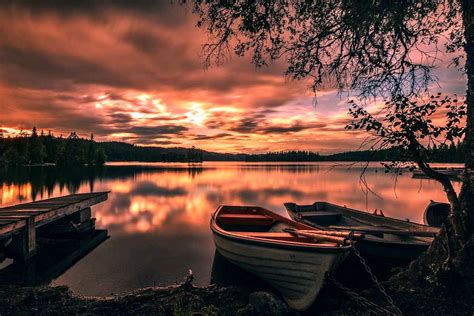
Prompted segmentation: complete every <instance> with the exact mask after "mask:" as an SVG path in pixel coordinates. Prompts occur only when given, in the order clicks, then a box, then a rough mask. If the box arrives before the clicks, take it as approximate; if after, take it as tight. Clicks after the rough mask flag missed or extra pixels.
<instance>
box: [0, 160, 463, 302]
mask: <svg viewBox="0 0 474 316" xmlns="http://www.w3.org/2000/svg"><path fill="white" fill-rule="evenodd" d="M361 170H362V168H361V167H360V166H352V167H351V168H349V167H348V165H347V164H342V165H336V164H335V163H296V164H295V163H239V162H207V163H204V164H202V166H189V165H187V164H162V163H151V164H139V163H136V164H130V163H127V164H111V165H108V166H107V167H105V168H104V169H103V170H99V171H94V170H87V169H82V170H66V171H61V170H56V169H54V168H29V169H26V168H25V169H19V170H10V171H8V172H6V171H2V172H0V188H1V191H0V203H1V205H2V206H6V205H11V204H16V203H19V202H28V201H31V200H38V199H42V198H48V197H53V196H60V195H65V194H69V193H76V192H90V191H106V190H110V191H112V193H111V194H110V196H109V200H108V201H106V202H104V203H102V204H99V205H97V206H95V207H94V208H93V212H94V216H95V217H96V218H97V222H96V226H97V227H98V228H101V227H103V228H107V229H108V231H109V235H110V238H109V239H108V240H107V241H105V242H104V243H102V244H101V245H100V246H99V247H97V248H96V249H95V250H94V251H92V252H91V253H90V254H89V255H87V256H86V257H85V258H83V259H82V260H80V261H79V262H78V263H76V264H75V265H74V266H73V267H72V268H70V269H69V270H68V271H66V272H65V273H64V274H63V275H61V276H60V277H59V278H57V279H56V280H54V281H53V283H54V284H58V285H68V286H69V287H71V288H72V289H73V290H74V291H76V292H77V293H79V294H83V295H108V294H111V293H123V292H126V291H129V290H132V289H136V288H140V287H146V286H154V285H168V284H171V283H174V282H176V281H181V280H182V279H183V277H184V276H185V275H186V274H187V272H188V269H192V270H193V272H194V276H195V283H196V284H198V285H205V284H208V283H209V280H210V274H211V265H212V260H213V256H214V245H213V241H212V236H211V233H210V230H209V227H208V225H209V219H210V215H211V213H212V212H213V211H214V210H215V209H216V207H217V206H218V205H220V204H234V205H236V204H239V205H241V204H254V205H261V206H264V207H267V208H269V209H271V210H275V211H278V212H282V213H284V212H285V211H284V207H283V203H284V202H288V201H295V202H298V203H312V202H314V201H318V200H319V201H322V200H324V201H330V202H333V203H336V204H341V205H347V206H349V207H353V208H358V209H361V210H367V211H370V212H372V211H373V210H374V209H375V208H378V209H382V210H383V211H384V213H385V215H386V216H392V217H396V218H399V219H407V218H408V219H410V220H411V221H414V222H422V219H423V209H424V207H425V206H426V205H427V203H428V202H429V200H430V199H433V200H440V201H445V200H446V199H445V197H444V195H443V191H442V189H441V186H440V185H439V184H437V183H436V182H434V181H432V180H426V179H413V178H412V175H411V173H409V172H405V173H403V174H402V175H399V176H398V179H397V181H396V184H395V180H394V178H393V175H387V174H385V173H384V172H383V168H381V167H380V164H377V163H374V164H372V165H371V167H370V168H369V169H368V170H367V171H366V173H365V176H366V180H367V183H368V184H369V186H370V188H371V190H373V191H374V192H375V193H376V194H377V195H374V194H371V193H369V194H366V193H365V191H364V190H363V186H362V185H361V182H360V176H361ZM376 171H378V172H376ZM459 186H460V184H459V183H455V187H456V189H458V190H459Z"/></svg>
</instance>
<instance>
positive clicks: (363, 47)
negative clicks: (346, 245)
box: [194, 0, 474, 293]
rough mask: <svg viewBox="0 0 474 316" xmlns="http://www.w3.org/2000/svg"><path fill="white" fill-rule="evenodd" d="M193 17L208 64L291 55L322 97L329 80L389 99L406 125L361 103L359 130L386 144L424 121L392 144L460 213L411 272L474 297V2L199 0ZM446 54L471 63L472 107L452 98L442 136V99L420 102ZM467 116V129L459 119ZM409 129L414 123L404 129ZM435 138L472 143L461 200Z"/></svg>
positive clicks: (297, 71)
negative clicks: (430, 142)
mask: <svg viewBox="0 0 474 316" xmlns="http://www.w3.org/2000/svg"><path fill="white" fill-rule="evenodd" d="M194 10H195V12H196V13H197V14H198V15H199V16H200V20H199V22H198V26H199V27H205V28H206V29H207V30H208V33H209V34H210V39H209V42H208V43H206V44H205V45H204V46H203V49H204V53H205V54H206V56H207V58H206V63H207V64H208V65H211V64H212V63H213V62H215V63H217V64H219V63H221V62H222V61H223V60H224V59H225V57H226V54H227V53H228V52H229V51H232V50H233V51H234V53H236V54H237V55H245V54H247V53H249V54H251V55H252V62H253V63H254V64H255V65H256V66H259V67H260V66H264V65H266V64H267V63H268V62H269V61H270V60H272V59H278V58H286V60H287V63H288V67H287V71H286V75H287V76H288V77H290V78H292V79H302V78H308V77H309V78H311V79H312V82H313V89H314V90H317V88H318V87H321V86H322V85H323V84H325V83H327V82H329V83H330V84H332V85H334V86H336V87H337V88H338V89H340V90H341V91H347V92H348V91H353V92H355V93H356V94H357V95H358V96H359V97H360V98H362V99H363V98H364V97H368V96H378V97H383V98H387V99H388V100H389V101H388V103H386V107H388V108H389V109H388V110H389V111H391V112H390V113H392V114H393V116H394V117H395V118H397V120H398V123H397V125H396V126H393V125H395V124H393V125H392V126H391V127H393V128H388V129H383V128H381V127H380V126H381V125H380V124H381V122H380V121H378V120H379V119H382V120H383V119H384V118H386V119H390V117H391V115H390V114H388V116H386V117H384V116H383V115H382V116H380V115H379V116H378V117H377V116H371V115H370V114H369V113H367V112H364V111H362V110H360V109H361V108H360V107H357V106H356V107H355V108H354V109H353V110H354V111H353V112H352V113H353V114H354V116H353V117H354V119H355V120H354V122H353V124H352V127H355V128H364V129H368V130H369V131H370V130H372V129H373V128H374V127H375V128H378V129H376V133H375V134H376V135H377V136H379V137H382V138H385V139H386V138H387V137H392V136H394V135H395V133H398V132H399V131H400V129H399V128H401V129H403V128H404V127H407V126H410V125H411V127H414V126H415V125H416V124H418V125H416V131H414V132H413V133H399V134H398V136H399V137H398V138H396V137H395V138H396V139H395V138H393V137H392V140H395V142H394V144H396V145H404V144H406V146H405V148H406V149H408V150H410V154H411V159H412V160H413V161H414V162H415V163H417V164H418V166H419V167H420V168H421V169H423V170H424V171H425V173H427V174H428V175H430V176H431V177H433V178H434V179H436V180H438V181H439V182H440V183H441V184H442V185H443V187H444V189H445V191H446V193H447V196H448V198H449V201H450V203H451V212H450V216H449V218H448V220H447V221H446V225H445V226H444V227H443V230H442V233H441V234H440V237H439V238H437V239H436V241H435V242H434V244H433V245H432V246H431V247H430V250H429V254H428V255H426V256H424V257H422V258H421V259H419V260H418V262H417V263H416V264H413V265H412V267H416V268H417V269H418V270H421V271H422V272H423V273H422V275H423V277H426V278H428V277H429V278H433V279H434V280H440V281H441V280H443V279H442V277H441V275H444V274H446V273H452V274H453V275H456V276H461V277H462V283H463V284H467V285H468V286H469V287H470V289H471V293H472V290H473V289H474V271H472V270H470V269H471V268H469V266H472V260H473V257H474V256H473V255H472V253H473V252H474V250H473V249H474V235H473V232H474V194H473V191H472V190H473V185H474V183H473V178H472V176H471V175H472V174H473V171H474V139H473V137H474V126H473V124H474V123H473V122H474V77H473V76H474V2H473V1H470V0H459V1H448V0H445V1H443V0H442V1H438V0H422V1H414V0H410V1H405V0H396V1H388V0H372V1H342V0H339V1H337V0H336V1H263V0H261V1H249V0H241V1H232V2H228V1H200V0H196V1H194ZM443 42H445V43H444V44H443ZM439 51H446V52H448V53H451V54H454V55H455V56H456V57H454V59H453V62H454V65H455V66H463V67H462V70H463V71H465V73H466V75H467V82H468V84H467V95H466V105H465V107H466V109H464V105H463V104H462V102H455V101H454V100H451V99H448V100H447V101H446V102H448V104H447V105H449V106H454V108H453V109H452V111H451V108H449V109H445V112H444V115H445V116H446V117H447V118H448V122H449V121H451V123H450V124H451V125H447V127H448V128H447V129H445V130H443V131H440V133H439V135H435V134H436V133H435V132H434V129H433V128H434V127H433V128H432V127H430V126H429V124H431V122H430V121H429V120H430V119H432V117H431V115H430V114H432V112H433V111H432V110H431V108H432V107H434V108H437V107H438V105H437V104H436V102H442V101H441V97H439V99H436V97H434V98H432V99H431V100H429V101H427V102H422V101H418V102H417V98H419V99H422V98H423V95H425V93H426V89H427V87H428V84H429V83H430V82H432V81H433V80H434V79H435V78H434V77H433V75H432V72H431V70H432V69H433V68H435V67H437V66H438V65H439V64H440V63H441V62H443V61H442V60H440V59H439V58H438V56H439V55H438V54H437V53H438V52H439ZM443 102H444V101H443ZM423 104H425V105H426V107H425V108H426V110H427V111H428V112H427V113H424V114H423V115H421V117H416V124H415V125H413V123H414V122H409V121H410V120H412V119H413V118H414V117H413V116H410V115H409V114H407V112H413V111H414V110H415V109H417V108H420V107H423ZM443 107H444V103H443ZM434 112H436V111H434ZM449 113H451V114H452V115H454V117H450V116H449V115H451V114H449ZM400 116H402V118H400ZM463 116H464V117H465V118H466V125H465V126H461V125H460V122H459V121H457V120H460V119H461V118H462V117H463ZM392 123H393V122H392ZM402 123H403V124H405V125H404V126H401V125H398V124H402ZM420 124H421V125H420ZM423 126H424V127H426V128H428V129H426V128H423ZM382 130H383V133H384V134H383V135H382V134H381V132H382ZM387 133H388V134H387ZM429 136H431V137H434V138H436V136H439V137H447V138H448V139H449V138H452V139H453V140H454V139H455V138H458V137H464V138H465V143H466V173H465V176H464V180H463V185H462V188H461V192H460V193H459V194H458V193H456V192H454V190H452V186H451V183H450V180H449V179H448V178H446V177H445V176H443V175H441V174H439V173H437V172H436V171H434V170H433V169H431V168H430V166H429V164H427V163H426V162H425V160H424V158H425V156H424V154H423V150H424V147H423V146H422V145H421V144H424V143H423V142H422V141H421V139H423V138H427V137H429ZM446 241H447V242H446ZM415 270H416V269H411V271H412V272H413V271H415ZM444 280H445V279H444ZM441 283H443V282H441Z"/></svg>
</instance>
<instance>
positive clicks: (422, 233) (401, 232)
mask: <svg viewBox="0 0 474 316" xmlns="http://www.w3.org/2000/svg"><path fill="white" fill-rule="evenodd" d="M329 228H333V229H340V230H351V231H357V232H363V233H365V234H392V235H398V236H419V237H433V236H435V235H436V233H433V232H426V231H419V230H405V229H400V230H398V229H383V228H377V227H368V226H364V227H361V226H329Z"/></svg>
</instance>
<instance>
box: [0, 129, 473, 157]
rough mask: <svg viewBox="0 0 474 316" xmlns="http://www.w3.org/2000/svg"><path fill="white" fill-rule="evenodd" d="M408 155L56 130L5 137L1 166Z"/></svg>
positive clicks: (457, 151)
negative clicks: (102, 138) (231, 148)
mask: <svg viewBox="0 0 474 316" xmlns="http://www.w3.org/2000/svg"><path fill="white" fill-rule="evenodd" d="M464 147H465V146H464V144H463V143H457V144H455V143H450V144H449V145H448V144H440V145H438V146H434V145H433V146H430V147H428V153H427V157H429V160H430V161H431V162H459V163H462V162H464V161H465V154H464V152H465V150H464ZM405 154H406V153H403V152H401V150H400V149H399V148H396V147H394V148H390V149H385V150H377V151H373V150H366V151H351V152H343V153H337V154H331V155H320V154H319V153H317V152H311V151H303V150H300V151H298V150H292V151H278V152H269V153H265V154H245V153H242V154H227V153H216V152H209V151H205V150H202V149H198V148H195V147H194V146H193V147H192V148H183V147H174V148H164V147H151V146H150V147H144V146H137V145H132V144H128V143H124V142H96V141H95V140H94V137H93V135H91V137H90V139H84V138H80V137H79V136H78V135H77V134H76V133H75V132H72V133H71V134H70V135H69V136H68V137H67V138H64V137H63V136H62V135H61V136H59V137H56V136H54V135H53V134H52V133H51V132H48V133H47V134H45V133H44V132H43V131H41V132H40V133H39V134H38V132H37V130H36V128H33V130H32V132H31V134H28V133H25V132H22V133H20V134H19V135H18V136H16V137H7V138H0V165H2V164H3V165H36V164H44V163H50V164H56V165H60V166H69V165H86V164H87V165H103V164H104V163H105V162H106V161H143V162H191V163H199V162H202V161H255V162H257V161H262V162H263V161H301V162H304V161H393V160H396V159H399V158H400V156H403V155H405Z"/></svg>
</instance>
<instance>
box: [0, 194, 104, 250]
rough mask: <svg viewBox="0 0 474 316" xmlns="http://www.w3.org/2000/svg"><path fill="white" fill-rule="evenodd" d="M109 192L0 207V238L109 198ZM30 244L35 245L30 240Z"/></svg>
mask: <svg viewBox="0 0 474 316" xmlns="http://www.w3.org/2000/svg"><path fill="white" fill-rule="evenodd" d="M108 193H109V192H95V193H82V194H71V195H67V196H61V197H57V198H51V199H47V200H41V201H37V202H31V203H25V204H18V205H13V206H9V207H4V208H0V238H2V237H5V236H8V235H11V234H15V233H18V232H20V231H22V230H25V231H26V232H28V234H27V235H28V236H31V238H34V232H31V231H34V228H38V227H41V226H43V225H45V224H48V223H50V222H52V221H54V220H57V219H60V218H63V217H65V216H68V215H71V214H73V213H75V212H78V211H80V210H83V209H86V208H88V207H90V206H92V205H94V204H97V203H100V202H103V201H105V200H107V197H108ZM28 244H29V246H32V247H34V245H33V244H30V242H28Z"/></svg>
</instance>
